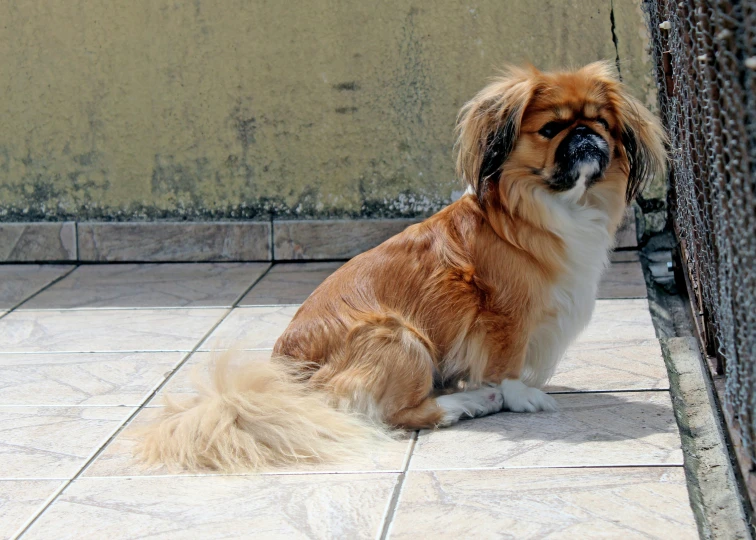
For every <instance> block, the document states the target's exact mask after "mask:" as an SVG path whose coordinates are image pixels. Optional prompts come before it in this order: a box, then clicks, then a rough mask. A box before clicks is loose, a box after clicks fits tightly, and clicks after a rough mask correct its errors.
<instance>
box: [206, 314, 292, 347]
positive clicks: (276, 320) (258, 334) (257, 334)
mask: <svg viewBox="0 0 756 540" xmlns="http://www.w3.org/2000/svg"><path fill="white" fill-rule="evenodd" d="M298 309H299V306H265V307H245V308H236V309H234V310H233V311H232V312H231V314H230V315H229V316H228V317H226V319H225V320H224V321H223V322H222V323H221V324H220V325H218V328H216V329H215V330H214V331H213V333H212V334H210V336H209V337H208V338H207V339H206V340H205V342H204V343H202V345H201V346H200V349H201V350H218V349H228V348H238V349H272V348H273V345H274V344H275V343H276V340H277V339H278V337H279V336H280V335H281V334H282V333H283V331H284V330H286V327H287V326H288V325H289V323H290V322H291V319H292V317H294V314H295V313H296V312H297V310H298Z"/></svg>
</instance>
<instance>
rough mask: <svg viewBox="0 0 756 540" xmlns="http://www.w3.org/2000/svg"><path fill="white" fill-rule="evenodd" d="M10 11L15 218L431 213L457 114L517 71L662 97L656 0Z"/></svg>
mask: <svg viewBox="0 0 756 540" xmlns="http://www.w3.org/2000/svg"><path fill="white" fill-rule="evenodd" d="M612 4H613V5H612ZM0 21H2V24H1V25H0V58H2V61H0V96H2V107H0V220H3V221H30V220H64V219H75V220H84V219H88V220H92V219H94V220H98V219H102V220H113V219H117V220H131V219H135V220H139V219H155V218H180V219H184V218H186V219H195V220H196V219H228V218H255V219H263V218H265V219H267V218H269V217H270V216H271V214H274V215H279V216H287V217H306V216H309V217H317V218H324V217H334V216H339V217H349V216H352V217H357V216H359V217H368V216H371V217H375V216H384V217H399V216H416V215H421V214H424V213H428V212H432V211H434V210H436V209H438V208H439V207H440V206H442V205H443V204H445V203H447V202H448V201H449V200H450V198H451V197H452V195H453V192H454V190H458V189H459V184H458V182H457V181H456V179H455V178H454V175H453V163H452V153H451V147H452V143H453V133H452V130H453V127H454V120H455V115H456V112H457V109H458V108H459V107H460V106H461V105H462V104H463V103H464V102H465V101H466V100H467V99H468V98H470V97H471V96H472V95H473V94H474V93H475V92H476V91H477V90H478V89H479V88H480V87H481V86H482V85H483V84H484V83H485V81H486V79H487V78H488V77H490V76H492V75H494V74H495V73H496V70H497V69H498V68H499V67H500V66H502V65H503V64H504V63H505V62H521V61H524V60H529V61H531V62H533V63H534V64H536V65H537V66H539V67H543V68H552V67H561V66H577V65H581V64H583V63H586V62H590V61H593V60H597V59H611V60H614V59H615V58H617V57H619V61H620V67H621V74H622V76H623V77H624V79H625V80H626V81H627V82H628V83H629V84H630V85H631V87H632V88H633V90H634V91H635V92H636V94H638V95H639V96H640V97H641V98H642V99H643V100H644V101H646V102H648V103H651V104H653V103H655V95H654V94H653V90H652V86H653V85H652V81H651V77H650V62H649V60H648V56H647V54H646V51H645V39H646V38H645V26H644V21H643V18H642V14H641V12H640V8H639V0H614V1H613V2H610V1H608V0H607V1H599V0H516V1H515V0H508V1H503V0H472V1H468V2H459V1H453V0H415V1H395V0H390V1H382V2H362V1H356V0H353V1H349V2H347V1H343V0H342V1H337V0H310V1H309V2H287V1H281V0H244V1H243V0H194V1H193V2H189V1H178V0H175V1H169V0H131V1H130V2H91V1H86V0H67V1H65V2H64V1H51V2H44V1H42V0H5V1H4V2H2V3H0ZM612 22H614V26H613V24H612Z"/></svg>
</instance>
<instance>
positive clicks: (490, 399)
mask: <svg viewBox="0 0 756 540" xmlns="http://www.w3.org/2000/svg"><path fill="white" fill-rule="evenodd" d="M436 403H437V404H438V406H439V407H441V409H442V410H443V411H444V418H443V420H442V421H441V424H440V425H441V426H450V425H452V424H454V423H456V422H457V421H458V420H459V419H460V418H465V417H467V418H477V417H479V416H486V415H488V414H492V413H496V412H499V411H500V410H501V408H502V406H503V405H504V396H503V395H502V393H501V388H499V387H496V386H484V387H483V388H478V389H477V390H469V391H467V392H457V393H455V394H448V395H445V396H439V397H437V398H436Z"/></svg>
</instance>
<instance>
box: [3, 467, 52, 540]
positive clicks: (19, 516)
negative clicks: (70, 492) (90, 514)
mask: <svg viewBox="0 0 756 540" xmlns="http://www.w3.org/2000/svg"><path fill="white" fill-rule="evenodd" d="M62 486H63V482H62V481H60V480H2V479H0V516H2V519H0V538H11V537H12V536H13V535H14V534H16V533H17V532H18V531H19V529H20V528H21V527H23V526H24V524H25V523H27V522H28V521H29V520H31V519H32V518H33V517H34V516H35V515H36V514H37V513H38V512H39V511H40V510H42V507H43V505H44V503H45V502H47V500H48V499H49V498H50V497H52V496H53V495H54V494H55V492H56V491H57V490H58V489H60V488H61V487H62Z"/></svg>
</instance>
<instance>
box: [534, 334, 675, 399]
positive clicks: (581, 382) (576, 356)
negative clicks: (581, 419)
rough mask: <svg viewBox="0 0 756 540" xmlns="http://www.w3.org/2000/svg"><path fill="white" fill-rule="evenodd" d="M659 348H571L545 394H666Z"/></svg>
mask: <svg viewBox="0 0 756 540" xmlns="http://www.w3.org/2000/svg"><path fill="white" fill-rule="evenodd" d="M668 388H669V379H668V378H667V368H666V366H665V365H664V358H663V357H662V352H661V347H659V342H658V341H657V340H655V339H650V340H647V341H620V342H617V341H606V342H602V341H588V342H579V343H575V344H574V345H572V346H571V347H570V348H569V349H567V352H566V353H565V355H564V358H562V361H561V362H560V363H559V366H558V367H557V370H556V373H555V374H554V377H552V379H551V380H550V381H549V384H548V385H547V387H546V391H548V392H592V391H607V390H666V389H668Z"/></svg>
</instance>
